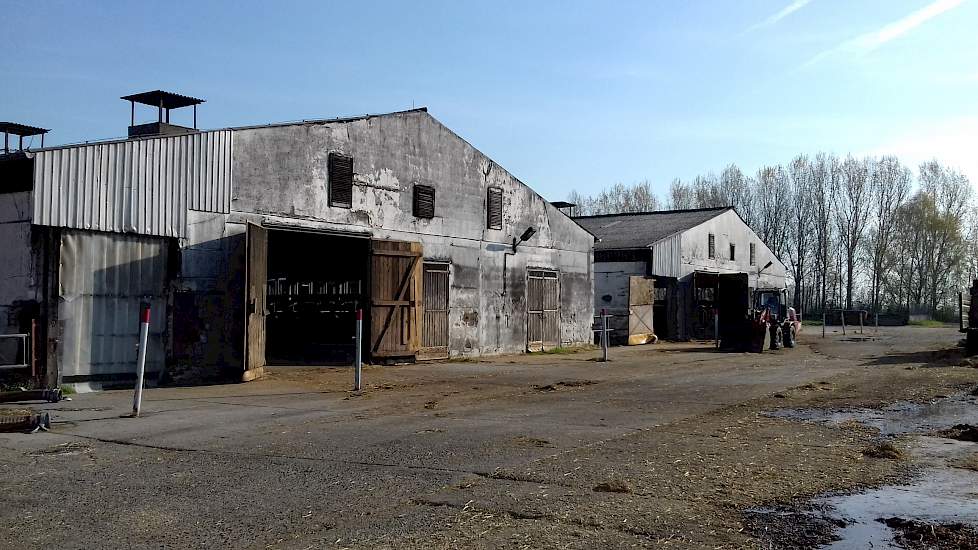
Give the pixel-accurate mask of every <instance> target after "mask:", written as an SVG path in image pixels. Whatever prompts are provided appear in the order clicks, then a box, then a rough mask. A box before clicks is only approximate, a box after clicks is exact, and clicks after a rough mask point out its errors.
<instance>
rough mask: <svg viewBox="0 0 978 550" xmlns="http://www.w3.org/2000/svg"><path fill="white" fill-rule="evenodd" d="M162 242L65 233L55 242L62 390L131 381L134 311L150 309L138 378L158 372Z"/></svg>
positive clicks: (164, 251) (163, 281)
mask: <svg viewBox="0 0 978 550" xmlns="http://www.w3.org/2000/svg"><path fill="white" fill-rule="evenodd" d="M166 255H167V243H166V239H162V238H158V237H146V236H142V235H120V234H117V233H116V234H113V233H96V232H90V231H78V232H75V231H68V232H65V233H64V235H62V239H61V269H60V279H59V282H60V300H59V304H58V321H59V323H61V325H62V329H61V342H60V344H59V352H60V369H61V374H62V376H63V377H65V380H66V382H68V383H72V382H77V381H86V380H87V379H92V380H94V381H96V382H98V381H111V380H112V379H118V378H119V377H120V376H121V377H125V376H127V375H132V374H134V373H135V367H136V344H137V341H138V336H139V304H140V302H141V301H142V300H149V302H150V304H151V318H150V338H149V347H148V348H147V356H146V370H147V371H148V372H151V373H158V372H160V371H161V370H162V368H163V364H164V360H165V357H164V346H163V331H164V328H165V323H166V309H165V308H166V299H165V289H166Z"/></svg>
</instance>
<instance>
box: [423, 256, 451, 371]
mask: <svg viewBox="0 0 978 550" xmlns="http://www.w3.org/2000/svg"><path fill="white" fill-rule="evenodd" d="M448 270H449V264H447V263H425V264H424V305H423V311H424V314H423V322H422V326H421V351H420V352H419V353H418V358H419V359H445V358H447V357H448Z"/></svg>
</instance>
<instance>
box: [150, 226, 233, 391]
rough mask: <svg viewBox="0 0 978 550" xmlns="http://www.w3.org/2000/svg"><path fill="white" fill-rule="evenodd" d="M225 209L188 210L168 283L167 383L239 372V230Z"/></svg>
mask: <svg viewBox="0 0 978 550" xmlns="http://www.w3.org/2000/svg"><path fill="white" fill-rule="evenodd" d="M229 217H230V216H229V215H228V214H219V213H213V212H200V211H196V210H191V211H189V212H188V214H187V238H186V239H185V240H184V241H183V242H182V243H181V251H180V252H181V266H180V277H179V278H178V279H177V280H176V281H175V282H174V283H173V285H174V289H173V291H174V292H173V306H172V315H171V320H170V322H171V324H172V327H171V331H170V334H171V335H172V338H171V341H170V348H169V355H170V358H171V364H170V366H169V369H168V377H169V378H170V380H168V381H172V382H177V383H182V382H199V381H202V380H210V379H221V378H233V377H234V375H235V374H237V375H238V376H240V371H241V365H242V362H243V341H244V340H243V339H244V319H243V312H242V311H241V309H242V308H243V307H244V271H243V270H244V264H243V257H244V231H245V227H244V225H242V224H235V223H228V219H229Z"/></svg>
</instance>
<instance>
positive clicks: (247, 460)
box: [0, 327, 978, 549]
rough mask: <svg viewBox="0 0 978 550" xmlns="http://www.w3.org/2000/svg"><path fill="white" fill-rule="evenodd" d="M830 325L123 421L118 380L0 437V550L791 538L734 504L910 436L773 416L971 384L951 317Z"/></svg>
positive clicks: (187, 398)
mask: <svg viewBox="0 0 978 550" xmlns="http://www.w3.org/2000/svg"><path fill="white" fill-rule="evenodd" d="M808 328H810V327H808ZM852 336H853V335H852V334H849V335H848V337H846V338H843V337H841V335H838V334H830V335H829V338H827V339H826V340H824V341H823V340H821V339H819V338H817V334H806V335H804V336H803V339H802V342H803V343H804V345H802V346H801V347H799V348H797V349H794V350H784V351H779V352H770V353H765V354H761V355H754V354H729V353H719V352H716V351H714V350H712V349H710V348H709V347H708V346H703V345H696V344H683V345H657V346H646V347H640V348H617V349H614V350H613V353H612V357H613V359H614V361H613V362H612V363H609V364H601V363H597V362H595V361H594V359H595V357H596V356H597V352H581V353H577V354H572V355H542V356H533V357H512V358H502V359H497V360H493V361H484V362H458V363H436V364H425V365H411V366H401V367H386V368H382V367H370V368H368V369H366V371H365V374H364V379H365V381H366V391H365V392H364V393H363V394H362V395H355V394H353V393H351V392H348V391H347V389H348V388H349V385H350V383H351V381H352V375H351V373H350V371H349V370H348V369H322V370H312V369H277V370H274V371H273V372H272V375H271V376H270V379H268V380H263V381H259V382H255V383H250V384H244V385H229V386H211V387H197V388H163V389H154V390H149V391H148V392H146V395H145V401H144V411H145V414H144V416H143V417H142V418H139V419H129V418H123V417H122V415H124V414H126V413H128V410H129V407H130V399H131V392H103V393H100V394H86V395H79V396H75V399H74V400H73V401H70V402H63V403H59V404H56V405H41V404H38V405H35V408H38V409H44V410H48V411H50V412H51V413H52V420H53V421H54V423H55V424H54V429H53V431H52V432H51V433H47V434H35V435H24V434H0V472H2V475H0V547H4V548H41V547H49V546H52V545H54V546H57V547H59V548H118V547H133V548H143V547H157V548H158V547H167V548H216V547H233V548H303V549H304V548H346V547H352V548H373V547H390V548H395V547H396V548H405V547H408V548H410V547H418V548H457V547H476V548H499V547H512V548H537V547H551V548H567V547H571V548H594V547H655V546H665V547H675V548H702V547H710V548H717V547H730V548H739V547H746V548H751V547H757V546H758V545H760V544H761V542H760V541H761V540H762V539H763V540H764V541H765V542H764V544H765V545H769V544H775V545H778V544H780V545H783V546H790V545H792V544H798V540H797V539H790V540H789V539H786V538H784V537H781V538H779V537H780V535H779V534H778V531H777V525H775V523H776V522H775V521H774V520H772V519H771V517H769V516H763V515H760V516H758V515H756V514H754V515H752V514H753V512H751V511H752V510H758V509H763V510H767V509H770V508H771V507H775V506H778V505H791V506H797V505H798V503H800V502H806V501H807V500H808V499H810V498H812V497H816V496H819V495H823V494H824V493H826V492H831V491H850V490H852V489H853V488H856V487H866V486H876V485H881V484H886V483H893V482H897V481H900V480H905V479H907V478H908V476H909V475H910V474H911V473H912V471H913V467H914V464H915V459H914V458H913V457H914V455H913V453H911V452H910V451H909V448H910V446H913V445H914V443H913V442H910V441H909V440H908V441H907V442H906V443H903V441H904V440H902V439H899V438H898V439H897V440H896V441H897V444H898V445H901V444H902V445H905V447H906V452H900V453H898V458H896V459H894V458H886V457H885V456H882V455H885V453H883V454H882V455H880V457H876V455H874V453H872V452H867V450H872V449H873V448H875V447H878V446H879V444H880V441H881V440H880V435H879V431H878V430H877V429H875V428H872V427H869V426H866V425H864V424H859V423H856V422H843V423H825V422H813V421H805V420H799V419H795V418H787V417H779V416H772V415H771V414H770V413H771V412H772V411H777V410H783V409H832V410H838V409H840V408H846V407H857V406H858V407H871V408H879V407H880V406H882V405H884V404H887V403H892V402H896V401H901V400H911V401H927V400H931V399H934V398H935V397H937V396H944V395H951V394H955V393H960V392H963V391H965V390H970V389H972V388H974V387H975V385H976V384H978V369H974V368H966V367H959V366H956V365H957V363H958V362H959V360H960V355H959V352H958V351H956V350H955V349H953V348H954V347H955V345H956V344H957V340H958V339H959V336H958V334H957V333H956V332H955V331H954V330H952V329H913V328H901V329H884V330H883V332H882V333H881V334H880V335H878V336H876V337H873V338H871V339H862V338H852ZM866 336H867V337H868V336H871V335H870V334H867V335H866ZM951 365H954V366H951ZM877 454H878V453H877ZM901 457H902V458H901ZM819 528H820V527H819V526H818V525H815V526H813V527H812V529H815V530H818V529H819ZM822 530H826V529H825V528H822ZM827 530H828V531H831V528H829V529H827ZM759 537H760V538H759ZM830 538H831V537H830V536H828V535H825V536H823V537H822V538H813V539H811V540H817V541H820V542H824V541H828V540H829V539H830ZM772 541H773V542H772Z"/></svg>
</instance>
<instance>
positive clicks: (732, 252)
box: [730, 243, 737, 262]
mask: <svg viewBox="0 0 978 550" xmlns="http://www.w3.org/2000/svg"><path fill="white" fill-rule="evenodd" d="M736 260H737V245H735V244H734V243H730V261H731V262H734V261H736Z"/></svg>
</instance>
